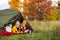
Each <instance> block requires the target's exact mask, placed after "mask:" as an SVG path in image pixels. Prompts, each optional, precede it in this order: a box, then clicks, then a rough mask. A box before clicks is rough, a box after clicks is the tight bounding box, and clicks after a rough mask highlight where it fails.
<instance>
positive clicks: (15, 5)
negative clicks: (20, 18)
mask: <svg viewBox="0 0 60 40" xmlns="http://www.w3.org/2000/svg"><path fill="white" fill-rule="evenodd" d="M19 4H20V0H11V1H9V5H10V8H13V9H16V10H19V8H20V5H19Z"/></svg>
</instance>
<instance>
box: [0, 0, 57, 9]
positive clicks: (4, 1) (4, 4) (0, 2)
mask: <svg viewBox="0 0 60 40" xmlns="http://www.w3.org/2000/svg"><path fill="white" fill-rule="evenodd" d="M52 1H53V4H52V6H53V5H56V6H57V4H56V3H57V1H58V0H52ZM8 8H9V5H8V0H0V10H3V9H8Z"/></svg>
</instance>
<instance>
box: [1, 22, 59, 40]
mask: <svg viewBox="0 0 60 40" xmlns="http://www.w3.org/2000/svg"><path fill="white" fill-rule="evenodd" d="M30 23H31V25H32V28H33V29H34V32H33V33H32V34H19V35H12V36H4V37H0V40H60V31H59V30H60V21H31V22H30Z"/></svg>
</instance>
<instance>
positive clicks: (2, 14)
mask: <svg viewBox="0 0 60 40" xmlns="http://www.w3.org/2000/svg"><path fill="white" fill-rule="evenodd" d="M17 14H18V11H17V10H14V9H5V10H1V11H0V28H1V27H3V25H4V24H5V23H8V22H9V20H10V19H11V18H12V17H14V16H15V15H17Z"/></svg>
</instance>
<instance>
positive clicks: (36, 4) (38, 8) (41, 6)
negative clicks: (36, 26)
mask: <svg viewBox="0 0 60 40" xmlns="http://www.w3.org/2000/svg"><path fill="white" fill-rule="evenodd" d="M28 1H29V3H24V8H25V9H27V10H28V11H29V13H30V15H33V16H34V19H37V18H41V19H44V18H46V16H49V15H50V12H51V10H52V6H51V4H52V2H51V1H50V0H28ZM26 12H27V11H26Z"/></svg>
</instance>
